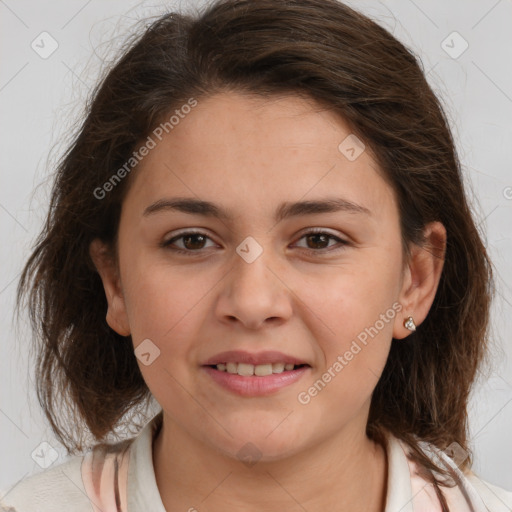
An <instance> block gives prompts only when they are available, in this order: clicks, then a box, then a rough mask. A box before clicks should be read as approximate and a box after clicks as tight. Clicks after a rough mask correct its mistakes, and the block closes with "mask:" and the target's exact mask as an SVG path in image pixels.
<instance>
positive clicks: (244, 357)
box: [203, 350, 309, 366]
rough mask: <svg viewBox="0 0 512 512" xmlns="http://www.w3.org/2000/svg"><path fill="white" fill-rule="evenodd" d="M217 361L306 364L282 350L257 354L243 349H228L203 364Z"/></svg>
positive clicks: (213, 363) (216, 362)
mask: <svg viewBox="0 0 512 512" xmlns="http://www.w3.org/2000/svg"><path fill="white" fill-rule="evenodd" d="M219 363H245V364H253V365H254V366H257V365H259V364H269V363H285V364H287V363H290V364H295V365H300V364H308V363H306V361H303V360H302V359H299V358H298V357H295V356H290V355H287V354H283V353H282V352H277V351H274V350H270V351H265V352H258V353H257V354H253V353H251V352H245V351H243V350H229V351H226V352H221V353H220V354H216V355H214V356H213V357H210V359H208V360H206V361H205V362H204V363H203V366H211V365H216V364H219ZM308 366H309V365H308Z"/></svg>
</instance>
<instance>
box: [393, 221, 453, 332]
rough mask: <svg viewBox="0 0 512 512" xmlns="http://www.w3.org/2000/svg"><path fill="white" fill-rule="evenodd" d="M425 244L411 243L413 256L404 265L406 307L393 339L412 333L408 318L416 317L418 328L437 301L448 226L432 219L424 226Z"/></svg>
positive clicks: (402, 295)
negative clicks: (407, 321) (406, 321)
mask: <svg viewBox="0 0 512 512" xmlns="http://www.w3.org/2000/svg"><path fill="white" fill-rule="evenodd" d="M424 236H425V244H424V245H422V246H419V245H416V244H411V247H410V257H409V259H408V261H407V262H406V264H405V265H404V271H403V275H402V287H401V290H400V296H399V298H398V301H399V302H400V304H402V306H403V309H402V311H401V314H400V315H397V316H396V319H395V324H394V327H393V338H396V339H403V338H405V337H407V336H408V335H409V334H411V331H409V329H407V328H406V327H404V320H405V319H406V318H407V317H409V316H412V317H413V320H414V323H415V324H416V327H417V326H419V325H420V324H421V322H423V320H425V318H426V317H427V314H428V312H429V311H430V307H431V306H432V303H433V302H434V297H435V295H436V291H437V287H438V285H439V281H440V279H441V273H442V270H443V265H444V257H445V252H446V229H445V227H444V226H443V224H441V222H431V223H429V224H427V225H426V226H425V229H424Z"/></svg>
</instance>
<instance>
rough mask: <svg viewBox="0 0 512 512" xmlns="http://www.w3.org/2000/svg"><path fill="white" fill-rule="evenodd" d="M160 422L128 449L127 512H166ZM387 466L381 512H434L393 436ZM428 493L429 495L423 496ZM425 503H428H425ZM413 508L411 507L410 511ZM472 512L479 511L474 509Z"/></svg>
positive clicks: (452, 492) (452, 495) (455, 495)
mask: <svg viewBox="0 0 512 512" xmlns="http://www.w3.org/2000/svg"><path fill="white" fill-rule="evenodd" d="M161 421H162V412H160V413H159V414H157V415H156V416H155V417H154V418H153V419H152V420H151V421H150V422H149V423H147V424H146V426H145V427H144V428H143V429H142V430H141V431H140V432H139V434H138V435H137V436H136V438H135V439H134V441H133V444H132V446H131V449H130V463H129V467H128V482H127V492H128V497H127V500H128V510H129V511H132V510H151V511H152V512H166V510H165V508H164V505H163V503H162V499H161V497H160V492H159V490H158V486H157V484H156V477H155V471H154V466H153V437H154V434H155V432H156V430H157V428H159V426H160V424H161ZM386 439H387V448H386V453H387V464H388V481H387V495H386V507H385V512H421V511H422V510H427V509H426V508H425V509H424V506H426V505H427V504H428V506H429V508H428V510H431V511H432V512H434V510H435V509H436V508H438V509H439V510H441V509H440V507H439V505H438V504H437V503H433V500H436V501H437V499H436V498H435V497H433V492H432V490H431V489H429V487H430V486H429V485H428V484H427V483H426V482H424V481H423V480H422V479H421V478H420V477H419V476H418V475H412V473H413V472H414V468H415V466H414V464H413V463H411V462H410V461H409V460H408V458H407V456H406V452H405V450H406V445H405V443H403V442H402V441H400V440H399V439H397V438H396V437H395V436H392V435H388V436H387V438H386ZM426 490H428V491H429V493H427V492H426ZM443 492H444V493H445V495H448V497H449V500H451V501H449V503H450V502H453V503H456V504H457V505H458V506H459V508H457V511H458V512H462V511H463V510H468V511H470V510H471V508H467V504H465V502H464V503H463V502H462V501H461V498H460V497H459V495H460V492H458V489H457V488H453V489H450V488H445V487H443ZM427 502H428V503H427ZM413 505H414V507H413ZM474 510H475V512H477V511H479V510H486V509H485V508H483V509H481V508H480V506H476V507H475V508H474Z"/></svg>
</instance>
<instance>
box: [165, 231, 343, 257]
mask: <svg viewBox="0 0 512 512" xmlns="http://www.w3.org/2000/svg"><path fill="white" fill-rule="evenodd" d="M191 235H192V236H194V235H201V236H204V237H206V238H208V239H209V240H211V238H210V237H209V236H208V235H207V234H206V233H203V232H201V231H186V232H184V233H180V234H179V235H177V236H175V237H173V238H171V239H170V240H167V241H164V242H162V243H161V246H162V247H164V248H167V249H171V250H172V251H173V252H175V253H178V254H186V255H187V256H195V255H196V253H200V251H201V250H202V249H197V250H195V251H194V250H186V249H176V248H174V247H171V244H172V243H173V242H175V241H176V240H179V239H181V238H184V237H186V236H191ZM308 235H327V237H328V238H330V239H333V240H336V241H337V242H338V243H340V244H341V247H338V249H334V250H335V251H337V250H342V249H343V248H344V247H343V246H347V245H350V243H349V242H348V241H347V240H343V239H342V238H339V237H337V236H334V235H332V234H330V233H328V232H327V231H323V230H321V229H311V230H310V231H307V232H306V233H304V234H302V236H301V237H300V238H299V240H302V239H303V238H304V237H306V236H308ZM304 250H305V251H306V252H307V253H309V254H318V253H325V252H331V251H332V250H333V249H332V248H324V249H304Z"/></svg>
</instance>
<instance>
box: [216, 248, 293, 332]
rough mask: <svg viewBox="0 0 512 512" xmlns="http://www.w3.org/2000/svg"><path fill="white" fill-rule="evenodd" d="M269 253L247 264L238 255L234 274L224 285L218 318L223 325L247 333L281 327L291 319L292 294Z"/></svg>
mask: <svg viewBox="0 0 512 512" xmlns="http://www.w3.org/2000/svg"><path fill="white" fill-rule="evenodd" d="M270 260H271V258H269V257H268V251H267V250H265V251H263V253H262V254H261V255H260V256H259V257H258V258H257V259H256V260H255V261H253V262H251V263H248V262H247V261H245V260H244V259H243V258H242V257H240V256H239V255H238V254H236V253H235V255H234V263H233V268H232V270H231V271H230V272H229V273H228V274H227V276H226V278H225V279H224V280H223V281H222V288H221V291H220V294H219V296H218V300H217V305H216V315H217V318H219V319H220V320H221V321H222V322H227V323H230V324H234V323H239V324H241V325H243V326H244V327H246V328H247V329H260V328H262V327H264V326H265V324H273V325H279V324H281V323H284V322H286V321H287V320H288V319H289V318H290V317H291V315H292V292H291V290H290V288H289V285H287V283H286V281H285V279H284V276H283V275H282V274H283V272H282V271H281V272H280V271H279V266H278V265H277V264H276V263H275V260H274V263H272V262H271V261H270Z"/></svg>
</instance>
